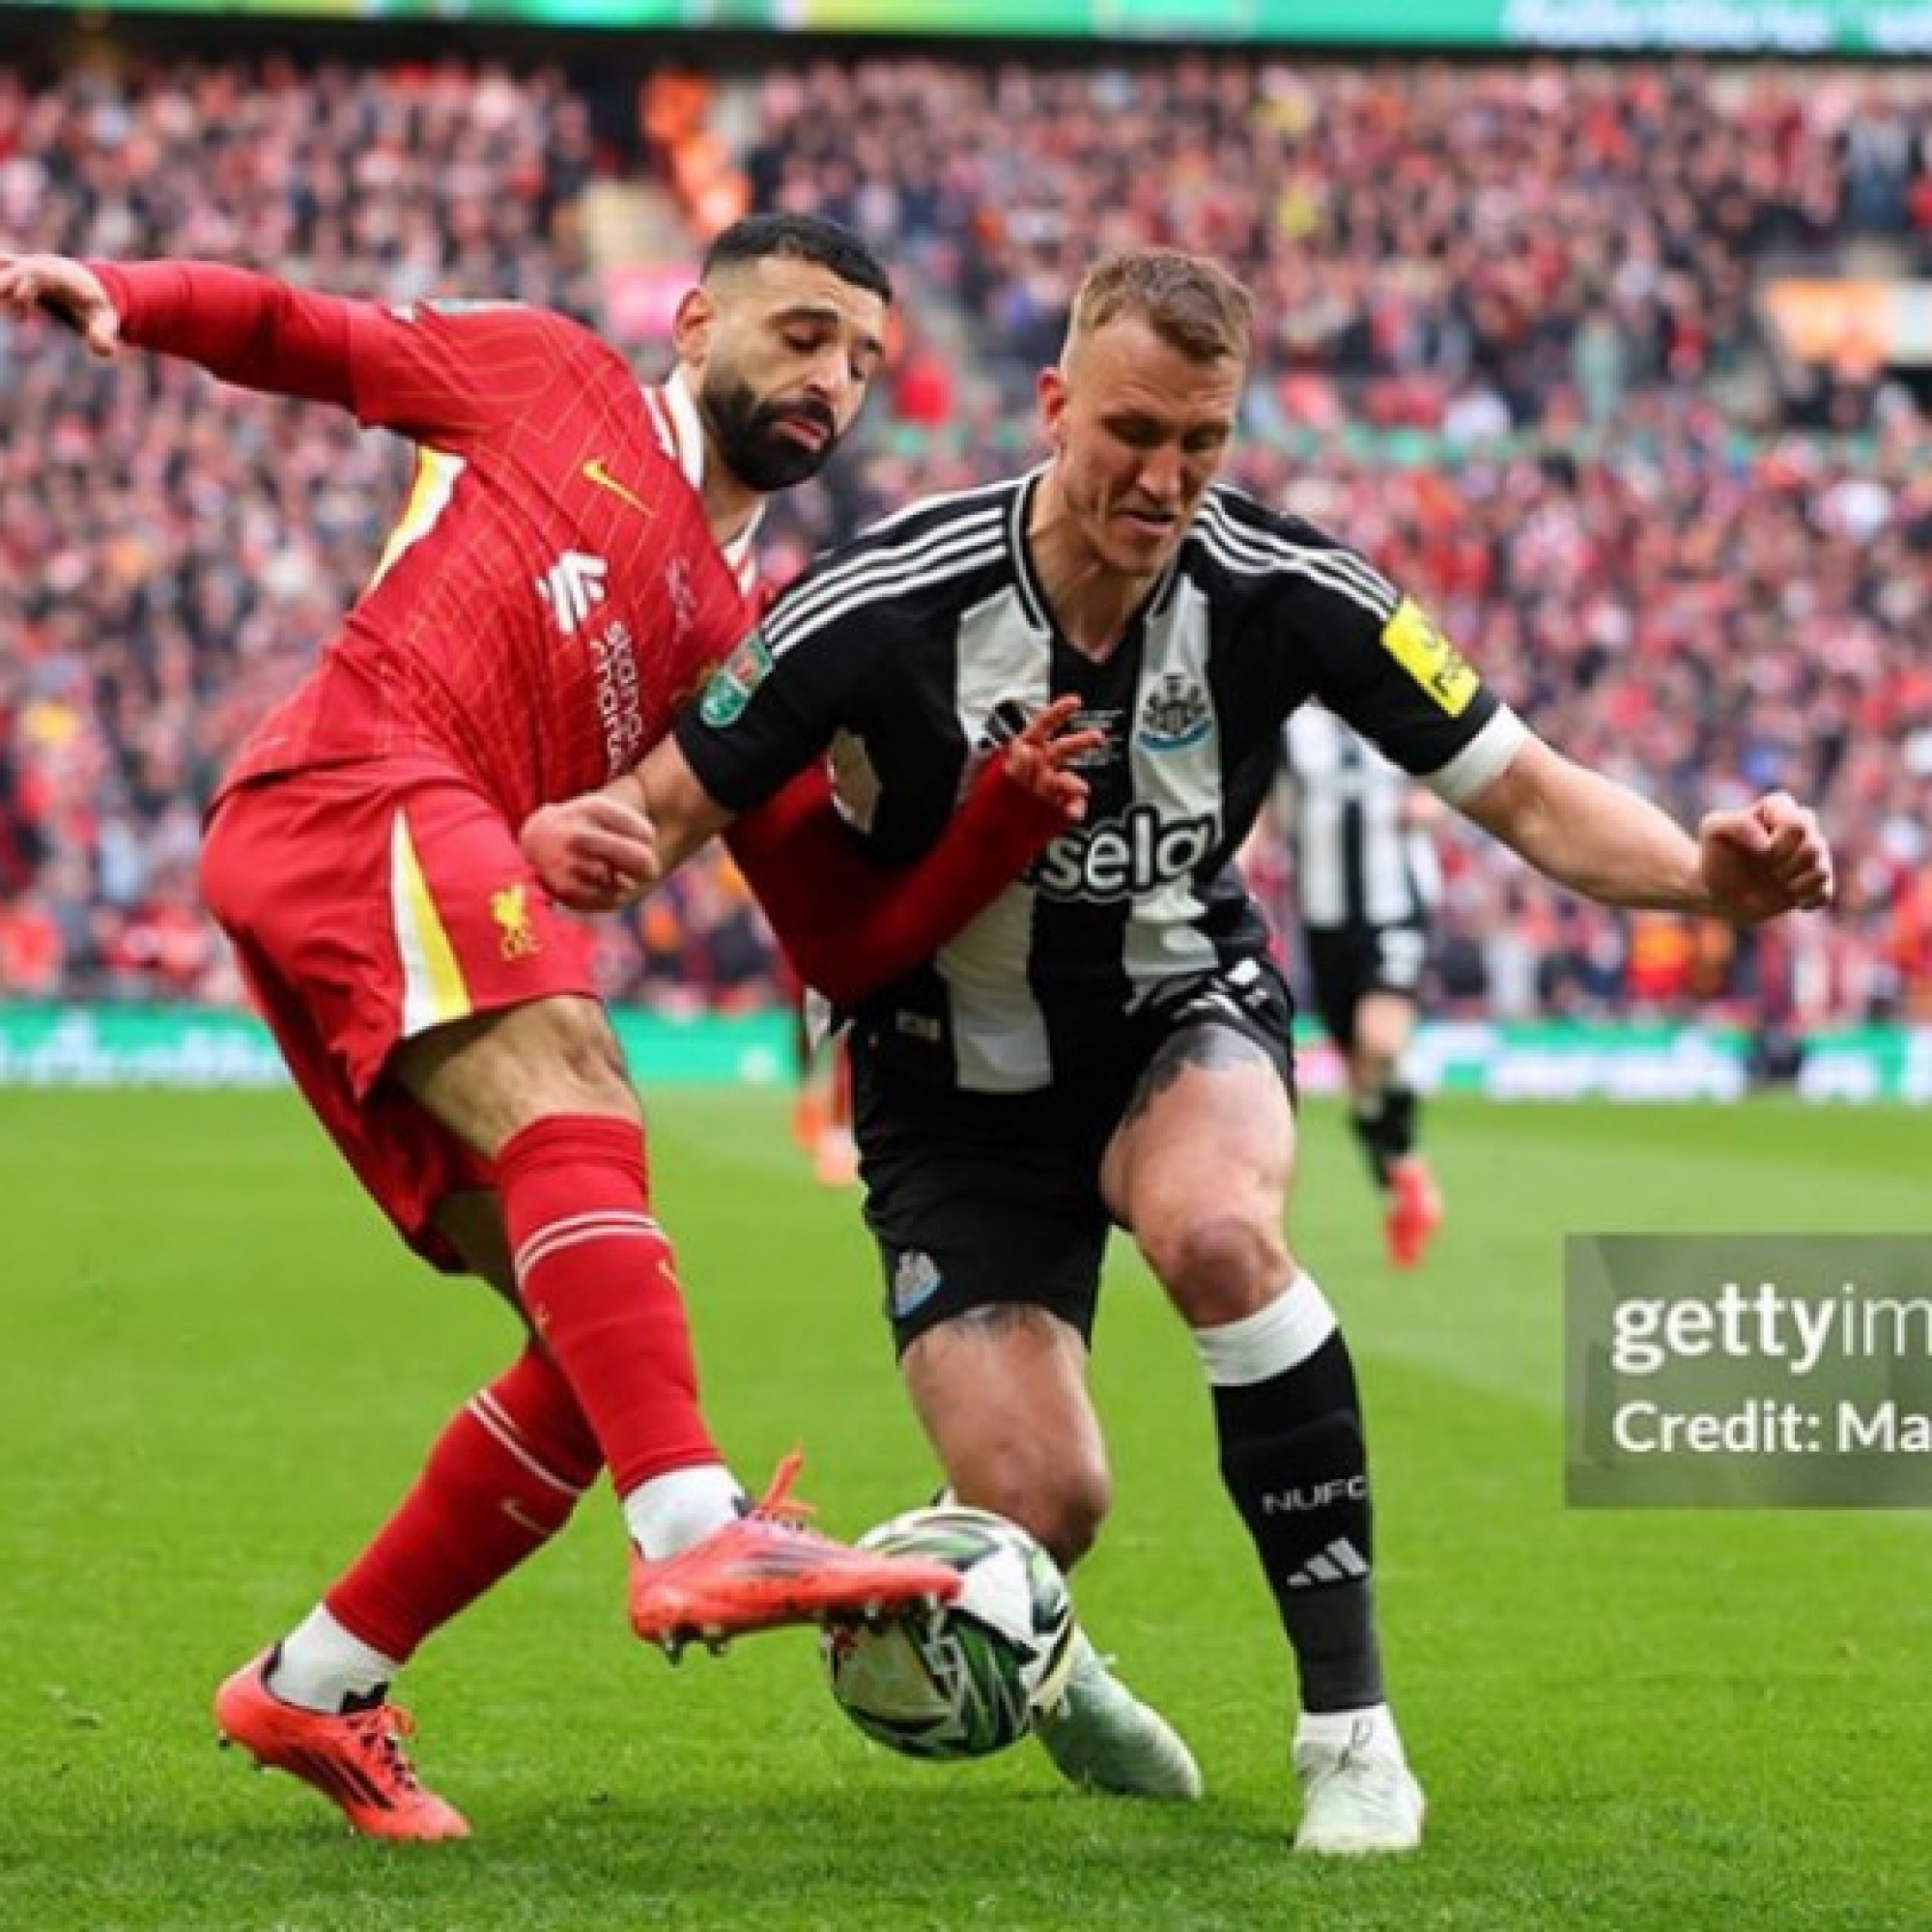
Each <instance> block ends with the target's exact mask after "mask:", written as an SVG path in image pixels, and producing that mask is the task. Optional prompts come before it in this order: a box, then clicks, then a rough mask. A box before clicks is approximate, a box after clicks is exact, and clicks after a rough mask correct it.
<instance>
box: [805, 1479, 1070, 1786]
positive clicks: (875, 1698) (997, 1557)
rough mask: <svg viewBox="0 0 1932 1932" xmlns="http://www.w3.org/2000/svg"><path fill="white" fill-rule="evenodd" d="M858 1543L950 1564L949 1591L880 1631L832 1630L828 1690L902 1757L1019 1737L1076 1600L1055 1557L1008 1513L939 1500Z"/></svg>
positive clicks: (983, 1751) (1052, 1677)
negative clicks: (953, 1574) (954, 1592)
mask: <svg viewBox="0 0 1932 1932" xmlns="http://www.w3.org/2000/svg"><path fill="white" fill-rule="evenodd" d="M859 1544H860V1548H865V1549H874V1550H878V1551H880V1552H882V1553H888V1554H893V1555H902V1556H924V1557H928V1558H931V1559H933V1560H935V1561H938V1562H942V1563H948V1564H951V1565H952V1568H953V1569H955V1570H957V1571H958V1572H959V1574H960V1576H961V1577H962V1578H963V1579H964V1587H963V1588H962V1589H961V1591H960V1594H959V1596H958V1598H957V1599H956V1600H955V1601H954V1602H953V1603H952V1604H950V1605H944V1606H942V1607H941V1608H940V1609H938V1610H936V1611H933V1612H930V1613H925V1614H914V1615H911V1616H907V1617H905V1618H902V1619H900V1620H898V1621H896V1622H895V1623H893V1624H890V1625H888V1626H887V1627H886V1628H885V1629H883V1630H877V1631H871V1630H863V1629H852V1628H842V1629H837V1630H833V1631H829V1632H828V1633H827V1634H826V1636H825V1640H824V1644H823V1655H824V1658H825V1663H826V1669H827V1671H828V1673H829V1674H830V1677H831V1680H832V1694H833V1696H834V1697H835V1699H837V1701H838V1706H839V1708H840V1709H841V1710H843V1711H844V1713H845V1715H846V1716H847V1717H848V1718H850V1719H852V1721H853V1722H854V1723H855V1724H857V1725H858V1727H859V1728H860V1729H861V1730H862V1731H864V1732H865V1733H866V1735H867V1737H870V1738H873V1739H875V1740H876V1741H877V1742H879V1743H880V1744H883V1745H888V1746H890V1747H892V1748H893V1749H895V1750H897V1751H902V1752H904V1753H905V1754H906V1755H908V1756H911V1757H923V1758H969V1757H984V1756H985V1755H987V1754H988V1753H989V1752H992V1751H997V1750H1004V1749H1006V1748H1007V1747H1008V1746H1009V1745H1013V1744H1017V1743H1018V1742H1019V1740H1020V1739H1021V1738H1023V1737H1025V1736H1026V1734H1027V1733H1028V1731H1030V1730H1031V1729H1032V1728H1033V1718H1034V1713H1035V1712H1036V1711H1037V1710H1040V1709H1042V1708H1044V1707H1046V1706H1049V1705H1051V1704H1053V1703H1054V1702H1055V1701H1057V1699H1058V1698H1059V1696H1060V1693H1061V1690H1062V1689H1063V1688H1064V1686H1065V1678H1066V1673H1067V1670H1068V1668H1069V1667H1070V1665H1071V1661H1072V1648H1073V1606H1072V1604H1071V1602H1070V1600H1069V1599H1068V1596H1067V1592H1066V1581H1065V1577H1062V1576H1061V1574H1060V1569H1059V1566H1058V1565H1057V1564H1056V1563H1055V1562H1054V1560H1053V1558H1052V1557H1051V1556H1049V1555H1048V1554H1047V1552H1046V1551H1045V1550H1044V1549H1043V1548H1040V1546H1039V1544H1038V1543H1037V1542H1036V1541H1035V1540H1034V1539H1033V1538H1032V1537H1031V1536H1029V1535H1028V1534H1027V1532H1026V1531H1025V1530H1023V1529H1021V1528H1020V1527H1019V1525H1018V1524H1017V1523H1013V1522H1009V1521H1008V1520H1007V1519H1006V1518H1005V1517H1000V1516H995V1515H993V1514H992V1513H991V1512H990V1511H987V1510H976V1509H967V1508H965V1507H964V1506H963V1505H959V1504H946V1505H943V1506H940V1507H937V1508H932V1509H919V1510H909V1511H907V1512H906V1513H905V1514H904V1515H903V1516H895V1517H894V1518H893V1519H892V1520H890V1521H887V1522H882V1523H880V1524H879V1525H878V1527H877V1528H876V1529H873V1530H870V1531H868V1532H867V1534H866V1535H865V1536H863V1537H861V1538H860V1539H859Z"/></svg>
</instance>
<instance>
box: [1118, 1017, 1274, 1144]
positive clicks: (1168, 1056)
mask: <svg viewBox="0 0 1932 1932" xmlns="http://www.w3.org/2000/svg"><path fill="white" fill-rule="evenodd" d="M1258 1064H1259V1065H1263V1066H1272V1065H1273V1064H1274V1063H1273V1062H1272V1061H1270V1060H1269V1059H1268V1057H1267V1055H1266V1054H1265V1053H1264V1051H1263V1050H1262V1048H1261V1047H1260V1046H1259V1045H1257V1044H1256V1042H1255V1041H1253V1040H1251V1039H1250V1038H1249V1037H1247V1035H1246V1034H1240V1033H1236V1032H1235V1031H1234V1030H1233V1029H1232V1028H1229V1027H1223V1026H1196V1027H1189V1028H1187V1030H1186V1031H1185V1032H1184V1033H1177V1034H1174V1035H1172V1036H1170V1037H1168V1038H1166V1039H1164V1040H1162V1041H1161V1043H1160V1046H1159V1048H1158V1049H1157V1050H1156V1052H1155V1054H1154V1057H1153V1060H1152V1061H1151V1064H1150V1065H1149V1066H1148V1070H1147V1071H1146V1072H1145V1073H1144V1074H1142V1075H1141V1079H1140V1085H1139V1086H1137V1087H1136V1088H1135V1089H1134V1097H1133V1098H1132V1099H1131V1100H1130V1101H1128V1103H1127V1111H1126V1112H1125V1114H1123V1115H1122V1118H1121V1124H1122V1126H1125V1125H1126V1124H1127V1123H1128V1122H1130V1121H1135V1120H1138V1119H1139V1118H1140V1117H1141V1116H1142V1115H1143V1114H1145V1113H1146V1112H1147V1110H1148V1108H1149V1107H1150V1106H1151V1105H1152V1104H1153V1101H1154V1098H1155V1096H1156V1095H1158V1094H1164V1093H1166V1091H1167V1090H1168V1089H1169V1088H1170V1087H1172V1086H1173V1085H1174V1083H1175V1082H1176V1081H1177V1080H1179V1078H1180V1076H1181V1075H1182V1074H1183V1073H1185V1072H1186V1071H1187V1070H1188V1068H1189V1067H1191V1066H1199V1067H1203V1068H1205V1069H1206V1070H1208V1072H1210V1073H1211V1072H1215V1071H1218V1070H1219V1069H1220V1068H1222V1067H1226V1066H1253V1065H1258Z"/></svg>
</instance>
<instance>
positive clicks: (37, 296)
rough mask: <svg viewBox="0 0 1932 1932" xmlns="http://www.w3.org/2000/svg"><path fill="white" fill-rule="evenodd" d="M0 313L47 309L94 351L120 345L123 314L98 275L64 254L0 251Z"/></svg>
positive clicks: (111, 349)
mask: <svg viewBox="0 0 1932 1932" xmlns="http://www.w3.org/2000/svg"><path fill="white" fill-rule="evenodd" d="M0 314H7V315H13V316H19V317H26V316H30V315H35V314H45V315H50V316H52V317H53V318H54V319H55V320H56V321H58V322H64V323H66V324H67V326H68V327H70V328H71V329H72V330H74V332H75V333H76V334H77V335H79V336H80V338H81V340H82V341H84V342H85V343H86V344H87V346H88V348H89V349H91V350H92V351H93V352H94V353H95V355H113V354H114V353H115V351H116V350H117V349H119V348H120V346H121V318H120V316H119V315H118V314H117V313H116V312H115V308H114V303H113V301H112V300H111V299H110V298H109V297H108V294H107V291H106V289H105V288H104V287H103V286H102V285H101V281H100V277H99V275H97V274H96V273H95V272H94V270H92V269H90V268H89V267H88V266H87V264H86V263H85V262H76V261H74V260H72V259H71V257H69V256H66V255H5V254H0Z"/></svg>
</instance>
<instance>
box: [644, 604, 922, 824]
mask: <svg viewBox="0 0 1932 1932" xmlns="http://www.w3.org/2000/svg"><path fill="white" fill-rule="evenodd" d="M811 575H812V574H811V573H808V574H807V576H806V577H804V578H802V579H801V580H800V581H799V583H798V584H795V585H794V586H793V588H792V590H791V591H788V592H787V593H786V595H785V597H783V598H781V599H780V600H779V602H778V603H777V604H776V605H775V606H774V607H773V610H772V612H771V615H770V616H769V617H768V618H767V620H766V622H765V624H764V626H762V627H761V628H760V629H758V630H755V631H753V633H752V634H751V636H750V637H748V638H747V639H745V640H744V642H743V643H741V644H740V645H739V646H738V648H737V649H736V650H735V651H733V652H732V653H731V655H730V657H729V658H727V659H726V660H725V663H724V664H723V665H722V666H720V667H719V668H718V669H717V670H716V671H714V672H713V673H712V675H711V678H710V680H709V682H708V683H707V684H706V685H705V686H704V689H703V690H702V691H701V692H699V694H698V696H697V699H696V702H695V703H692V704H688V705H686V706H685V708H684V709H683V710H682V711H681V712H680V713H679V714H678V716H677V719H676V722H675V724H674V725H673V726H672V729H673V730H674V731H675V733H676V736H677V742H678V745H679V747H680V749H681V750H682V751H683V753H684V755H685V756H686V758H687V759H689V760H690V763H691V768H692V770H693V771H694V772H695V773H696V776H697V780H698V782H699V783H700V784H702V785H703V787H704V789H705V790H706V791H707V792H709V793H710V794H711V796H712V797H713V798H714V799H716V800H717V802H718V803H719V804H720V805H722V806H724V807H725V808H726V809H727V810H731V811H734V812H743V811H749V810H752V809H753V807H754V806H759V805H762V804H763V803H764V802H765V800H766V799H768V798H770V797H771V796H772V795H773V794H774V793H775V792H777V791H779V790H780V789H781V787H782V786H783V785H784V784H785V783H786V782H787V781H790V780H791V779H792V778H794V777H796V776H797V774H798V773H800V772H801V771H803V770H804V769H805V768H806V766H808V765H809V764H810V763H811V762H812V760H813V759H814V758H817V757H820V756H822V755H823V754H824V753H825V752H826V750H827V748H828V747H829V746H830V745H831V743H832V741H833V739H834V738H835V737H836V736H837V735H838V733H839V732H840V731H843V730H859V729H863V727H864V725H865V719H866V710H865V696H866V693H867V690H868V688H870V687H871V685H872V683H873V680H872V679H871V677H870V676H869V668H870V667H871V666H872V665H873V664H875V663H876V662H877V653H878V651H879V649H880V648H881V639H882V637H883V636H884V634H885V633H886V631H887V630H888V628H889V627H890V625H891V623H892V618H891V615H890V613H889V612H882V611H879V610H878V609H877V608H876V607H874V608H871V609H867V610H864V611H860V612H858V613H857V614H856V615H855V616H854V617H852V618H850V619H846V618H840V617H835V618H833V619H831V620H830V621H825V622H821V623H818V624H816V625H813V626H810V627H805V626H800V625H797V624H795V623H788V622H787V619H786V607H787V604H788V602H790V600H791V599H792V597H793V596H794V594H795V593H796V592H797V591H798V590H799V589H800V588H802V587H803V586H805V585H806V584H809V583H810V581H811Z"/></svg>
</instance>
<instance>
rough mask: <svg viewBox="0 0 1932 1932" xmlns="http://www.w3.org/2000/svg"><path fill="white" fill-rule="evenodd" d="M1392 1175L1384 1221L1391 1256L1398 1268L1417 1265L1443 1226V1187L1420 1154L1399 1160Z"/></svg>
mask: <svg viewBox="0 0 1932 1932" xmlns="http://www.w3.org/2000/svg"><path fill="white" fill-rule="evenodd" d="M1389 1179H1390V1185H1389V1205H1388V1212H1387V1214H1386V1215H1385V1216H1384V1217H1383V1221H1382V1231H1383V1233H1384V1234H1385V1235H1386V1236H1387V1237H1388V1253H1389V1260H1390V1261H1391V1262H1393V1263H1394V1264H1395V1265H1396V1266H1397V1267H1399V1268H1412V1267H1416V1266H1419V1265H1420V1264H1421V1262H1422V1258H1423V1257H1424V1256H1425V1255H1426V1254H1427V1253H1428V1252H1429V1244H1430V1242H1431V1241H1433V1240H1434V1239H1435V1234H1436V1231H1437V1230H1438V1229H1439V1228H1440V1227H1441V1226H1442V1219H1443V1212H1444V1209H1443V1205H1442V1190H1441V1188H1440V1187H1438V1186H1437V1185H1436V1182H1435V1175H1434V1174H1432V1173H1431V1172H1430V1169H1429V1163H1428V1162H1427V1161H1426V1160H1424V1159H1423V1158H1422V1156H1421V1155H1420V1154H1415V1153H1412V1154H1409V1155H1407V1156H1406V1158H1405V1159H1402V1160H1399V1161H1397V1162H1396V1164H1395V1171H1394V1172H1393V1174H1392V1175H1391V1176H1390V1178H1389Z"/></svg>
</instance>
